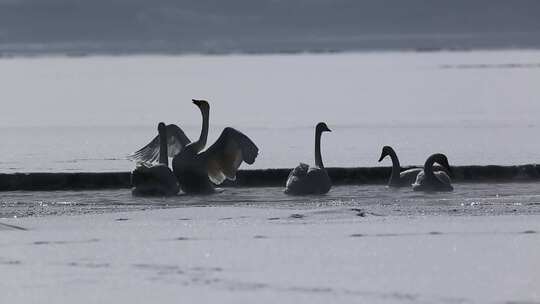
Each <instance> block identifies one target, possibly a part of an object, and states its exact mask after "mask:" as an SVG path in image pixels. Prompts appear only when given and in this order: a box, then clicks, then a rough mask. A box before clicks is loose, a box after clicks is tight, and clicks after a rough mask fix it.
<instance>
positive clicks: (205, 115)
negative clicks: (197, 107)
mask: <svg viewBox="0 0 540 304" xmlns="http://www.w3.org/2000/svg"><path fill="white" fill-rule="evenodd" d="M201 114H202V129H201V135H200V136H199V140H197V146H196V147H197V152H200V151H201V150H202V149H204V147H205V146H206V140H207V138H208V123H209V119H210V112H209V110H208V109H201Z"/></svg>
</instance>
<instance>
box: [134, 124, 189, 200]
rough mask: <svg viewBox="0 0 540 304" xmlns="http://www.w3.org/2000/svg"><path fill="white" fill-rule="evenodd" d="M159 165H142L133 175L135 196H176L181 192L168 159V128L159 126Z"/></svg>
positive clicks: (162, 125) (163, 125)
mask: <svg viewBox="0 0 540 304" xmlns="http://www.w3.org/2000/svg"><path fill="white" fill-rule="evenodd" d="M157 139H158V144H159V147H160V149H159V164H157V165H154V166H148V165H147V164H140V165H139V166H137V168H135V170H133V172H132V173H131V184H132V185H133V186H134V188H133V191H132V193H133V195H141V196H146V195H155V196H171V195H176V194H177V193H178V191H179V190H180V187H179V185H178V180H177V179H176V176H175V175H174V174H173V172H172V171H171V169H170V168H169V159H168V157H167V127H166V126H165V124H164V123H162V122H160V123H159V124H158V137H157Z"/></svg>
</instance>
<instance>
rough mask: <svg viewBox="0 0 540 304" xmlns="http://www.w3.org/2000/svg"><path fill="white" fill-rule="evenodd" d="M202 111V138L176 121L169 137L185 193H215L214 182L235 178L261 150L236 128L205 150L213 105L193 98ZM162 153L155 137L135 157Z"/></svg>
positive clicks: (148, 159) (150, 157)
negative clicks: (194, 136)
mask: <svg viewBox="0 0 540 304" xmlns="http://www.w3.org/2000/svg"><path fill="white" fill-rule="evenodd" d="M192 101H193V104H195V105H196V106H197V107H198V108H199V110H200V111H201V115H202V129H201V134H200V136H199V139H198V140H197V141H195V142H191V141H190V140H189V138H188V137H187V136H186V135H185V134H184V132H183V131H182V129H180V128H179V127H178V126H175V125H169V126H167V129H169V128H171V130H172V134H171V135H170V136H168V137H167V146H168V147H169V148H170V149H171V148H172V149H173V153H169V156H171V157H173V160H172V168H173V173H174V175H175V176H176V178H178V182H179V184H180V188H181V189H182V191H184V192H185V193H213V192H215V189H214V184H216V185H219V184H221V183H222V182H223V181H225V180H226V179H229V180H235V179H236V171H237V170H238V168H239V167H240V165H241V164H242V162H246V163H248V164H250V165H251V164H253V163H254V162H255V158H256V157H257V155H258V153H259V149H258V148H257V146H256V145H255V144H254V143H253V141H251V139H249V138H248V137H247V136H246V135H244V134H243V133H241V132H240V131H237V130H235V129H233V128H230V127H227V128H225V129H223V131H222V132H221V135H220V136H219V138H218V139H217V140H216V142H215V143H214V144H213V145H212V146H210V147H209V148H208V149H206V150H204V151H203V149H204V148H205V146H206V141H207V138H208V126H209V118H210V105H209V104H208V102H207V101H206V100H196V99H193V100H192ZM156 154H159V142H157V143H156V142H155V138H154V140H152V141H151V142H150V143H149V144H148V145H146V146H145V147H143V148H141V149H140V150H138V151H137V152H135V153H134V154H133V155H132V156H131V158H132V159H135V160H138V161H143V162H152V161H155V159H156Z"/></svg>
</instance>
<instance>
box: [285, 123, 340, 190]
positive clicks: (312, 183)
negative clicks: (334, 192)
mask: <svg viewBox="0 0 540 304" xmlns="http://www.w3.org/2000/svg"><path fill="white" fill-rule="evenodd" d="M323 132H331V130H330V129H329V128H328V126H326V124H325V123H324V122H320V123H318V124H317V126H316V127H315V167H310V166H308V165H307V164H304V163H300V165H298V166H297V167H296V168H294V169H293V170H292V171H291V173H289V177H288V178H287V183H286V185H285V193H286V194H292V195H305V194H324V193H327V192H328V191H330V188H331V187H332V182H331V181H330V177H329V176H328V173H327V172H326V169H325V168H324V165H323V162H322V157H321V134H322V133H323Z"/></svg>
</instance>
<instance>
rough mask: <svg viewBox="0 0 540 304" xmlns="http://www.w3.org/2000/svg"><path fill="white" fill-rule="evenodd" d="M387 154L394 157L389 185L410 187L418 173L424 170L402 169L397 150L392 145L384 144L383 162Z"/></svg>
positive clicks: (380, 159) (381, 158)
mask: <svg viewBox="0 0 540 304" xmlns="http://www.w3.org/2000/svg"><path fill="white" fill-rule="evenodd" d="M386 156H390V158H391V159H392V173H391V174H390V180H389V181H388V186H389V187H410V186H411V184H412V183H414V181H415V180H416V176H417V175H418V173H420V172H421V171H422V168H412V169H408V170H405V171H403V172H400V171H401V166H400V164H399V159H398V157H397V154H396V152H395V151H394V149H392V147H390V146H384V147H383V149H382V153H381V157H380V158H379V162H381V161H382V160H383V159H384V158H385V157H386Z"/></svg>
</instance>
